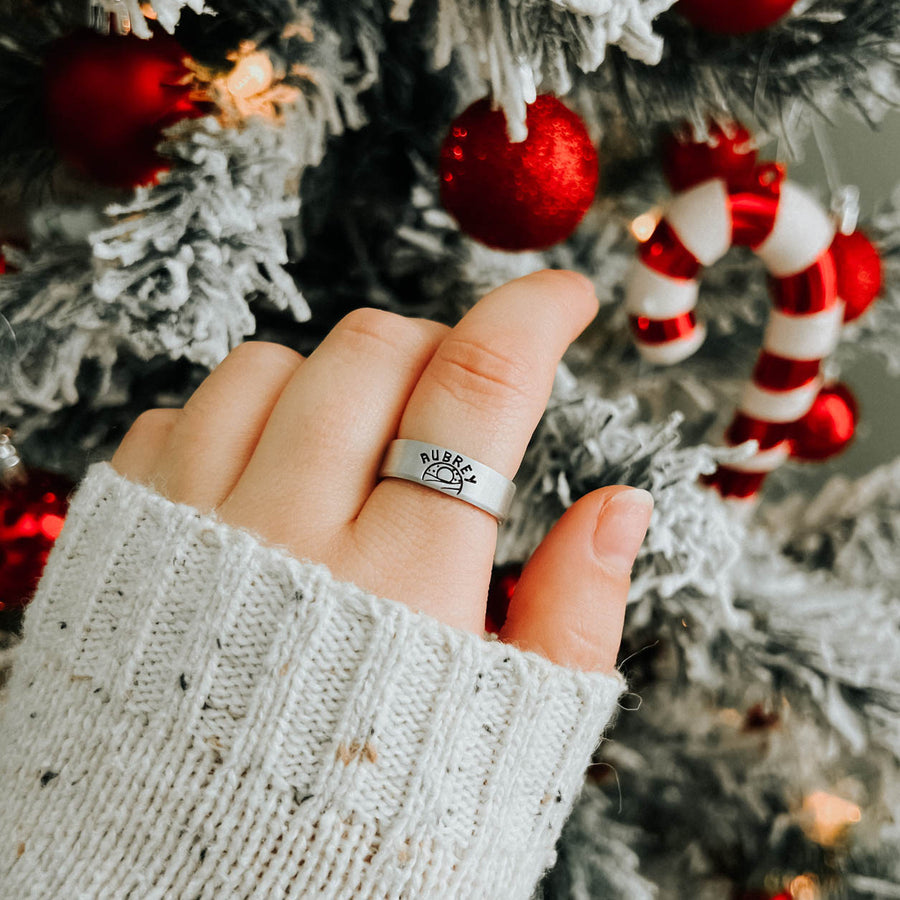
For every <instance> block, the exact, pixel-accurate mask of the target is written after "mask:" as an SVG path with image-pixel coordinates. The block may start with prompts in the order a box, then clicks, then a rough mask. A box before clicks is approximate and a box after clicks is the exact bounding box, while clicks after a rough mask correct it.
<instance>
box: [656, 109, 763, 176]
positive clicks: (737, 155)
mask: <svg viewBox="0 0 900 900" xmlns="http://www.w3.org/2000/svg"><path fill="white" fill-rule="evenodd" d="M756 155H757V147H756V140H755V138H754V137H753V135H751V134H750V132H749V131H748V130H747V129H746V128H744V126H743V125H741V124H740V123H738V122H732V123H730V124H727V125H726V126H725V127H724V128H723V127H722V126H721V125H719V123H718V122H710V124H709V138H708V139H707V140H705V141H700V140H697V138H696V137H695V134H694V130H693V129H692V128H690V127H685V128H684V129H683V130H682V132H681V133H680V134H679V133H676V134H671V135H669V136H668V137H666V138H665V140H664V141H663V148H662V158H663V159H662V162H663V173H664V174H665V176H666V180H667V181H668V182H669V184H670V186H671V187H672V190H673V191H676V192H678V191H684V190H687V189H688V188H691V187H693V186H694V185H696V184H701V183H702V182H704V181H709V179H710V178H724V179H725V181H727V182H728V183H729V185H735V186H737V185H743V184H745V183H749V182H750V181H752V179H753V174H754V171H755V169H756Z"/></svg>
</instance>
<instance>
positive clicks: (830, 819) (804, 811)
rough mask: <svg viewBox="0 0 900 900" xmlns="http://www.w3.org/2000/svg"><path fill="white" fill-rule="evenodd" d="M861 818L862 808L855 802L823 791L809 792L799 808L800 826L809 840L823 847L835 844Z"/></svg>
mask: <svg viewBox="0 0 900 900" xmlns="http://www.w3.org/2000/svg"><path fill="white" fill-rule="evenodd" d="M861 818H862V810H861V809H860V808H859V807H858V806H857V805H856V804H855V803H852V802H851V801H850V800H844V799H843V798H842V797H837V796H835V795H834V794H828V793H826V792H825V791H814V792H813V793H812V794H809V795H808V796H807V797H805V798H804V800H803V806H802V807H801V809H800V827H801V828H802V829H803V831H804V833H805V834H806V836H807V837H808V838H809V839H810V840H812V841H815V842H816V843H817V844H821V845H822V846H823V847H832V846H834V845H835V844H837V843H838V842H839V841H840V840H841V838H843V836H844V834H845V832H846V831H847V829H848V828H849V827H850V826H851V825H854V824H856V823H857V822H859V820H860V819H861Z"/></svg>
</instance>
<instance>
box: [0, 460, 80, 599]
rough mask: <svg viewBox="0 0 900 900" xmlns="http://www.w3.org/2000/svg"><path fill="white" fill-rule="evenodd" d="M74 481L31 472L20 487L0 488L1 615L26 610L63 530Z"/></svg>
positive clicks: (44, 473) (59, 476) (37, 470)
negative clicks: (55, 542)
mask: <svg viewBox="0 0 900 900" xmlns="http://www.w3.org/2000/svg"><path fill="white" fill-rule="evenodd" d="M72 487H73V484H72V482H71V481H70V480H69V479H68V478H66V476H65V475H61V474H58V473H56V472H48V471H45V470H41V469H29V470H28V480H27V481H26V482H25V483H24V484H14V485H8V486H0V612H7V611H14V610H18V609H21V608H22V607H24V606H25V605H26V604H27V603H28V601H29V600H30V599H31V596H32V594H33V593H34V589H35V588H36V587H37V583H38V581H39V580H40V577H41V574H42V573H43V571H44V564H45V563H46V561H47V556H48V554H49V553H50V548H51V547H52V546H53V543H54V541H55V540H56V538H57V536H58V535H59V533H60V531H61V530H62V526H63V522H64V521H65V517H66V512H67V510H68V507H69V493H70V492H71V490H72Z"/></svg>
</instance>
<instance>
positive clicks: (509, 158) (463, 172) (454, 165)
mask: <svg viewBox="0 0 900 900" xmlns="http://www.w3.org/2000/svg"><path fill="white" fill-rule="evenodd" d="M525 121H526V125H527V127H528V137H527V138H526V139H525V140H524V141H521V142H520V143H512V142H511V141H510V139H509V137H508V136H507V133H506V116H505V115H504V113H503V111H502V110H499V109H497V110H495V109H491V104H490V100H489V99H487V98H484V99H482V100H479V101H477V102H476V103H473V104H472V105H471V106H470V107H469V108H468V109H466V110H464V111H463V112H462V113H461V114H460V115H459V116H458V117H457V118H456V119H454V121H453V123H452V125H451V127H450V131H449V133H448V134H447V137H446V138H445V140H444V144H443V146H442V147H441V159H440V179H441V201H442V202H443V204H444V206H445V207H446V209H447V211H448V212H450V214H451V215H452V216H453V217H454V218H455V219H456V220H457V221H458V222H459V225H460V227H461V228H462V230H463V231H464V232H466V234H468V235H469V236H470V237H473V238H475V239H476V240H478V241H481V242H482V243H484V244H487V245H488V246H489V247H496V248H497V249H499V250H539V249H542V248H543V247H549V246H550V245H551V244H557V243H559V242H560V241H562V240H564V239H565V238H567V237H568V236H569V235H570V234H571V233H572V231H573V230H574V229H575V226H576V225H577V224H578V223H579V222H580V221H581V219H582V217H583V216H584V214H585V212H587V209H588V207H589V206H590V205H591V201H592V200H593V199H594V194H595V193H596V192H597V182H598V180H599V178H600V170H599V163H598V161H597V151H596V150H595V148H594V145H593V144H592V143H591V139H590V137H589V136H588V133H587V129H585V127H584V123H583V122H582V121H581V119H580V118H579V117H578V116H577V115H576V114H575V113H574V112H572V111H571V110H570V109H568V108H567V107H566V106H564V105H563V104H562V103H560V101H559V100H557V99H556V97H552V96H550V95H547V94H545V95H542V96H540V97H538V98H537V100H535V102H534V103H532V104H531V105H530V106H529V107H528V113H527V116H526V120H525Z"/></svg>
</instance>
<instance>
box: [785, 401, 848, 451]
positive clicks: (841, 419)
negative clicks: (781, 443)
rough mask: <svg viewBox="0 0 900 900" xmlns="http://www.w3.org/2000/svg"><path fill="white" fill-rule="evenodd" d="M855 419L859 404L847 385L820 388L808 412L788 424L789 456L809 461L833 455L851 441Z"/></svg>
mask: <svg viewBox="0 0 900 900" xmlns="http://www.w3.org/2000/svg"><path fill="white" fill-rule="evenodd" d="M858 420H859V407H858V404H857V402H856V398H855V397H854V396H853V394H852V393H851V392H850V389H849V388H848V387H846V386H845V385H843V384H831V385H828V386H827V387H824V388H822V390H821V391H819V394H818V396H817V397H816V399H815V400H814V401H813V405H812V408H811V409H810V410H809V412H808V413H807V414H806V415H805V416H804V417H803V418H802V419H800V420H799V421H798V422H796V423H795V424H794V425H792V426H791V434H790V438H789V441H790V447H791V456H792V457H793V458H794V459H801V460H806V461H808V462H818V461H819V460H823V459H828V458H829V457H831V456H835V455H836V454H838V453H840V452H841V451H842V450H843V449H844V448H845V447H846V446H847V445H848V444H849V443H850V442H851V441H852V440H853V435H854V434H855V433H856V423H857V421H858Z"/></svg>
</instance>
